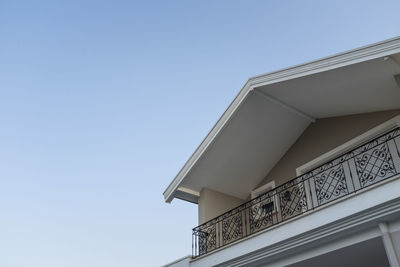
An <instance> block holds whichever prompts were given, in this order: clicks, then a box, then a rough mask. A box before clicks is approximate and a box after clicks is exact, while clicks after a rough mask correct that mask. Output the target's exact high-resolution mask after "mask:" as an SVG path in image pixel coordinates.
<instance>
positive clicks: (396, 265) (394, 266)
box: [379, 223, 400, 267]
mask: <svg viewBox="0 0 400 267" xmlns="http://www.w3.org/2000/svg"><path fill="white" fill-rule="evenodd" d="M379 229H380V230H381V233H382V241H383V245H384V246H385V250H386V255H387V257H388V260H389V263H390V266H391V267H400V261H399V255H397V252H396V249H395V248H394V246H393V241H392V235H391V233H390V231H389V227H388V225H387V223H380V224H379Z"/></svg>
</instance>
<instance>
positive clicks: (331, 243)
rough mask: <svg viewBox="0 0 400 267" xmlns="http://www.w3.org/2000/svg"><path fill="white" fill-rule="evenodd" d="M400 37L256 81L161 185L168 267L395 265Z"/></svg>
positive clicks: (399, 200)
mask: <svg viewBox="0 0 400 267" xmlns="http://www.w3.org/2000/svg"><path fill="white" fill-rule="evenodd" d="M399 178H400V38H395V39H391V40H387V41H384V42H380V43H377V44H373V45H370V46H366V47H362V48H359V49H355V50H352V51H349V52H345V53H342V54H338V55H334V56H330V57H327V58H323V59H320V60H316V61H313V62H310V63H306V64H302V65H298V66H294V67H291V68H287V69H283V70H280V71H276V72H272V73H269V74H265V75H260V76H257V77H254V78H251V79H249V80H248V81H247V83H246V84H245V86H244V87H243V89H242V90H241V91H240V92H239V94H238V95H237V97H236V98H235V99H234V100H233V102H232V103H231V105H230V106H229V107H228V108H227V110H226V111H225V113H224V114H223V115H222V117H221V118H220V119H219V120H218V121H217V123H216V124H215V126H214V127H213V128H212V130H211V131H210V133H209V134H208V135H207V136H206V138H205V139H204V141H203V142H202V143H201V144H200V146H199V147H198V148H197V149H196V150H195V151H194V153H193V155H192V156H191V157H190V158H189V159H188V161H187V162H186V164H185V165H184V166H183V168H182V169H181V171H180V172H179V173H178V175H177V176H176V177H175V178H174V179H173V180H172V182H171V184H170V185H169V186H168V188H167V189H166V190H165V192H164V197H165V200H166V202H171V201H172V200H173V199H174V198H179V199H183V200H185V201H190V202H194V203H197V204H198V212H199V226H197V227H195V228H194V229H193V255H192V256H190V257H186V258H183V259H180V260H178V261H175V262H173V263H170V264H168V265H167V266H175V267H178V266H182V267H183V266H185V267H187V266H190V267H197V266H207V267H208V266H292V267H303V266H307V267H314V266H315V267H317V266H318V267H319V266H324V267H329V266H362V267H377V266H378V267H380V266H399V260H400V179H399Z"/></svg>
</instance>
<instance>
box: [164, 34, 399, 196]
mask: <svg viewBox="0 0 400 267" xmlns="http://www.w3.org/2000/svg"><path fill="white" fill-rule="evenodd" d="M396 53H400V37H396V38H392V39H389V40H386V41H382V42H379V43H375V44H372V45H368V46H364V47H361V48H357V49H353V50H350V51H348V52H344V53H340V54H336V55H333V56H329V57H325V58H322V59H319V60H315V61H311V62H309V63H304V64H300V65H296V66H293V67H289V68H286V69H281V70H278V71H275V72H271V73H267V74H263V75H259V76H255V77H252V78H250V79H249V80H248V81H247V82H246V84H245V85H244V86H243V88H242V89H241V90H240V91H239V93H238V95H237V96H236V97H235V99H234V100H233V101H232V103H231V104H230V105H229V106H228V108H227V109H226V110H225V112H224V113H223V114H222V116H221V118H220V119H219V120H218V121H217V122H216V124H215V125H214V126H213V128H212V129H211V130H210V132H209V133H208V134H207V136H206V137H205V138H204V140H203V141H202V142H201V143H200V145H199V146H198V147H197V148H196V150H195V151H194V153H193V154H192V155H191V156H190V158H189V159H188V161H187V162H186V163H185V165H184V166H183V167H182V169H181V170H180V171H179V172H178V174H177V175H176V176H175V178H174V179H173V180H172V182H171V183H170V184H169V185H168V187H167V189H166V190H165V191H164V193H163V194H164V199H165V201H166V202H168V203H170V202H171V201H172V199H173V198H174V192H175V191H176V190H177V188H178V187H179V186H180V184H181V182H182V181H183V179H184V178H185V177H186V175H187V174H188V173H189V172H190V170H191V168H192V167H193V166H194V165H195V164H196V162H197V161H198V160H199V159H200V157H201V156H202V155H203V153H204V152H205V151H206V150H207V149H208V148H209V147H210V145H211V144H212V142H213V141H214V140H215V138H216V136H217V135H218V134H219V133H220V132H221V131H222V130H223V129H224V128H225V126H226V125H227V123H228V122H229V120H230V119H231V118H232V116H233V115H234V113H235V112H236V111H237V110H238V108H239V107H240V105H241V104H242V103H244V101H245V99H246V98H247V96H248V94H249V93H250V92H251V91H252V90H254V89H255V88H257V87H261V86H265V85H268V84H273V83H278V82H283V81H287V80H291V79H295V78H299V77H304V76H308V75H312V74H316V73H320V72H324V71H328V70H332V69H337V68H340V67H344V66H349V65H352V64H356V63H360V62H364V61H368V60H372V59H376V58H379V57H385V56H390V55H393V54H396ZM310 115H312V114H310Z"/></svg>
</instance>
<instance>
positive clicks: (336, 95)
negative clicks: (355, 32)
mask: <svg viewBox="0 0 400 267" xmlns="http://www.w3.org/2000/svg"><path fill="white" fill-rule="evenodd" d="M399 74H400V38H395V39H391V40H388V41H385V42H381V43H378V44H374V45H371V46H367V47H364V48H360V49H356V50H353V51H350V52H346V53H343V54H339V55H335V56H332V57H328V58H325V59H321V60H318V61H314V62H311V63H306V64H302V65H299V66H295V67H292V68H288V69H284V70H281V71H277V72H273V73H270V74H266V75H261V76H257V77H254V78H251V79H249V81H248V82H247V83H246V85H245V86H244V87H243V89H242V90H241V91H240V92H239V94H238V96H237V97H236V98H235V99H234V101H233V102H232V104H231V105H230V106H229V107H228V109H227V110H226V112H225V113H224V114H223V115H222V117H221V118H220V120H219V121H218V122H217V123H216V125H215V126H214V128H213V129H212V130H211V131H210V133H209V134H208V135H207V137H206V138H205V139H204V141H203V142H202V143H201V144H200V146H199V147H198V148H197V150H196V151H195V152H194V154H193V155H192V156H191V157H190V158H189V160H188V162H187V163H186V164H185V165H184V167H183V168H182V170H181V171H180V172H179V173H178V175H177V176H176V177H175V179H174V180H173V181H172V183H171V184H170V185H169V186H168V188H167V189H166V191H165V192H164V197H165V199H166V201H167V202H170V201H171V200H172V199H173V198H174V197H178V198H183V199H185V200H188V201H192V202H196V198H197V196H198V193H199V192H200V191H201V189H202V188H205V187H206V188H210V189H213V190H216V191H219V192H222V193H225V194H228V195H232V196H235V197H238V198H241V199H246V198H247V197H248V196H249V193H250V191H251V190H253V189H254V188H255V187H256V186H257V185H258V184H259V183H260V182H261V181H262V179H263V178H264V177H265V176H266V175H267V174H268V172H269V171H270V170H271V169H272V167H273V166H274V165H275V164H276V163H277V162H278V161H279V159H280V158H281V157H282V156H283V155H284V154H285V153H286V151H287V150H288V149H289V148H290V147H291V146H292V145H293V143H294V142H295V141H296V139H297V138H298V137H299V136H300V135H301V133H302V132H303V131H304V130H305V129H306V128H307V126H308V125H309V124H310V123H312V122H313V121H314V120H315V119H319V118H327V117H334V116H343V115H351V114H358V113H366V112H374V111H384V110H391V109H398V108H400V85H399V84H398V83H396V79H395V77H394V76H396V75H399ZM398 82H400V81H399V80H398Z"/></svg>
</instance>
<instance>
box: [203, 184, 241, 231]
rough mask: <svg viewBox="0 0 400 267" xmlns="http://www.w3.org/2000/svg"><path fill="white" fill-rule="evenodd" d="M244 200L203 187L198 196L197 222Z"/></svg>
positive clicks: (233, 206)
mask: <svg viewBox="0 0 400 267" xmlns="http://www.w3.org/2000/svg"><path fill="white" fill-rule="evenodd" d="M243 202H244V200H242V199H240V198H236V197H233V196H229V195H226V194H223V193H220V192H217V191H214V190H211V189H208V188H203V189H202V190H201V191H200V197H199V205H198V206H199V224H202V223H204V222H206V221H208V220H211V219H213V218H215V217H217V216H219V215H221V214H222V213H224V212H226V211H228V210H230V209H233V208H235V207H237V206H239V205H240V204H242V203H243Z"/></svg>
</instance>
